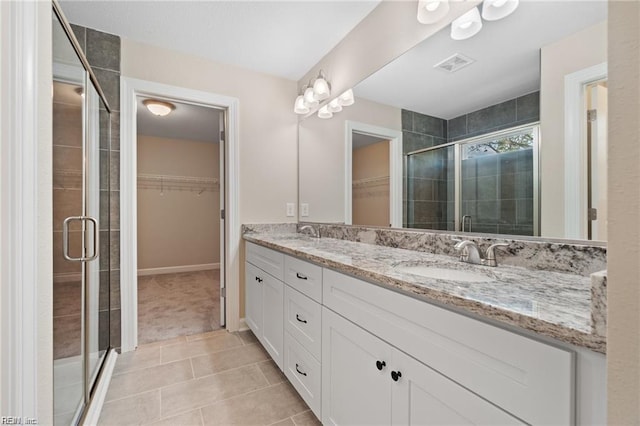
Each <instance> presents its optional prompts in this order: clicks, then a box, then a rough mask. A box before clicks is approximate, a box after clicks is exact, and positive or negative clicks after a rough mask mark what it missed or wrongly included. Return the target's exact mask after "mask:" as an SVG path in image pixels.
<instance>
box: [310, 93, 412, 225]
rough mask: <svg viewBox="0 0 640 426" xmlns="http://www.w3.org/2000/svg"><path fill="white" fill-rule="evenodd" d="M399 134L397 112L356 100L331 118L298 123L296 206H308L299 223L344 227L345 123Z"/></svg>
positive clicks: (313, 118) (314, 117)
mask: <svg viewBox="0 0 640 426" xmlns="http://www.w3.org/2000/svg"><path fill="white" fill-rule="evenodd" d="M347 120H350V121H356V122H359V123H364V124H370V125H373V126H378V127H385V128H388V129H392V130H401V128H402V119H401V113H400V109H398V108H395V107H390V106H388V105H383V104H379V103H376V102H371V101H368V100H366V99H360V98H356V102H355V103H354V104H353V105H351V106H349V107H344V108H343V109H342V112H339V113H336V114H334V116H333V118H331V119H328V120H323V119H321V118H318V116H317V115H313V116H311V117H309V118H307V119H305V120H304V121H301V122H300V129H299V141H300V142H299V149H300V155H299V161H300V178H299V179H300V183H299V184H300V203H308V204H309V217H301V218H300V220H302V221H310V222H334V223H344V221H345V218H344V180H345V170H344V162H345V137H346V134H345V131H346V121H347Z"/></svg>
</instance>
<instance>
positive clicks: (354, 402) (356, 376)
mask: <svg viewBox="0 0 640 426" xmlns="http://www.w3.org/2000/svg"><path fill="white" fill-rule="evenodd" d="M390 358H391V346H389V345H388V344H387V343H385V342H383V341H382V340H380V339H378V338H377V337H375V336H373V335H371V334H369V333H367V332H366V331H364V330H363V329H361V328H360V327H358V326H356V325H355V324H353V323H351V322H349V321H347V320H346V319H344V318H342V317H341V316H339V315H337V314H335V313H334V312H332V311H330V310H329V309H327V308H323V309H322V423H323V424H325V425H378V424H380V425H388V424H390V423H391V383H392V381H391V378H390V376H389V372H390V369H389V363H390ZM378 362H380V364H377V363H378ZM382 363H384V364H382ZM378 366H379V367H380V369H378Z"/></svg>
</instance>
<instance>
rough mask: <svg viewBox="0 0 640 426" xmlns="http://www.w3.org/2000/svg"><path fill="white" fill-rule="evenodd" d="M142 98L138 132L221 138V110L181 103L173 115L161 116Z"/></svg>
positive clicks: (202, 139) (208, 139)
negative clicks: (148, 107)
mask: <svg viewBox="0 0 640 426" xmlns="http://www.w3.org/2000/svg"><path fill="white" fill-rule="evenodd" d="M144 99H145V98H143V97H138V99H137V102H138V112H137V126H138V128H137V131H138V134H141V135H148V136H155V137H159V138H167V139H187V140H192V141H199V142H212V143H218V142H219V140H220V125H219V123H220V113H221V112H220V110H217V109H215V108H209V107H203V106H198V105H191V104H184V103H177V102H173V101H171V103H173V104H174V105H175V106H176V109H175V110H173V111H172V112H171V113H170V114H169V115H167V116H164V117H158V116H156V115H153V114H151V113H150V112H149V110H148V109H147V107H145V106H144V105H143V104H142V101H143V100H144Z"/></svg>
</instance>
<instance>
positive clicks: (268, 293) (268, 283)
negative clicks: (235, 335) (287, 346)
mask: <svg viewBox="0 0 640 426" xmlns="http://www.w3.org/2000/svg"><path fill="white" fill-rule="evenodd" d="M261 284H262V337H261V339H260V341H261V342H262V346H264V348H265V349H266V350H267V352H269V355H271V358H273V361H274V362H275V363H276V364H277V365H278V367H280V370H282V369H283V364H284V358H283V355H282V354H283V349H284V283H283V282H282V281H279V280H277V279H275V278H273V277H272V276H271V275H269V274H264V277H263V281H262V282H261Z"/></svg>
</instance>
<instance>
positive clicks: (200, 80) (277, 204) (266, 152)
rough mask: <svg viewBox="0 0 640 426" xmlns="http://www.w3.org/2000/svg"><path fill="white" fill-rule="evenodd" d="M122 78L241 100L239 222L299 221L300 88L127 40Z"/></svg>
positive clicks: (124, 44)
mask: <svg viewBox="0 0 640 426" xmlns="http://www.w3.org/2000/svg"><path fill="white" fill-rule="evenodd" d="M122 76H124V77H132V78H137V79H141V80H147V81H153V82H157V83H163V84H169V85H172V86H178V87H185V88H189V89H195V90H202V91H205V92H210V93H216V94H220V95H225V96H232V97H235V98H238V99H239V100H240V116H239V122H240V135H239V144H240V194H239V195H240V201H239V202H240V212H239V213H240V221H241V222H242V223H260V222H295V218H291V217H287V216H286V215H285V204H286V203H287V202H295V200H296V194H297V178H296V177H297V167H296V164H297V161H296V158H297V144H296V141H297V132H296V125H297V116H296V115H295V114H294V112H293V101H294V100H295V97H296V83H295V82H294V81H291V80H286V79H283V78H279V77H273V76H269V75H266V74H261V73H257V72H253V71H249V70H245V69H242V68H238V67H234V66H231V65H224V64H219V63H215V62H212V61H209V60H206V59H203V58H200V57H197V56H193V55H188V54H184V53H179V52H176V51H172V50H168V49H163V48H160V47H156V46H151V45H146V44H142V43H138V42H135V41H132V40H129V39H122Z"/></svg>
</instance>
